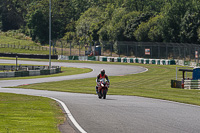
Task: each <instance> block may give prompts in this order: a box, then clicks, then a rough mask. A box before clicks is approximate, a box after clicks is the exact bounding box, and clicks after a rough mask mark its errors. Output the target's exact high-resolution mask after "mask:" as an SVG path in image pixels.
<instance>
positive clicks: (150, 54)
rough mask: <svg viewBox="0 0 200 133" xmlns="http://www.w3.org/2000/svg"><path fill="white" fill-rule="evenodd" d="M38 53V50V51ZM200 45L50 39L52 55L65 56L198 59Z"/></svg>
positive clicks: (26, 47) (39, 48) (13, 46)
mask: <svg viewBox="0 0 200 133" xmlns="http://www.w3.org/2000/svg"><path fill="white" fill-rule="evenodd" d="M0 48H13V49H25V50H34V51H46V52H47V53H48V51H49V47H48V46H29V45H14V44H0ZM39 53H40V52H39ZM199 53H200V45H199V44H187V43H158V42H123V41H116V42H107V41H101V42H99V41H92V42H90V43H84V42H76V41H63V40H62V41H61V40H59V41H52V55H65V56H85V55H86V56H94V55H97V56H114V57H138V58H152V59H161V58H162V59H182V60H185V61H195V62H196V60H198V61H199Z"/></svg>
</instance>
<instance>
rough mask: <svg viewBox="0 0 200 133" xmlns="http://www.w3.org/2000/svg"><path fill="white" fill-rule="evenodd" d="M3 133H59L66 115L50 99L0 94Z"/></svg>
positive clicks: (0, 128)
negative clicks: (59, 127)
mask: <svg viewBox="0 0 200 133" xmlns="http://www.w3.org/2000/svg"><path fill="white" fill-rule="evenodd" d="M0 110H1V111H0V132H1V133H42V132H43V133H59V130H58V125H59V124H61V123H63V122H64V119H65V115H64V114H63V113H62V110H61V109H60V107H59V105H58V104H57V103H56V102H55V101H54V100H51V99H49V98H42V97H35V96H26V95H16V94H6V93H0Z"/></svg>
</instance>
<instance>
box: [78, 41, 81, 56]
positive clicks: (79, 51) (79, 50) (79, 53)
mask: <svg viewBox="0 0 200 133" xmlns="http://www.w3.org/2000/svg"><path fill="white" fill-rule="evenodd" d="M78 45H79V54H78V55H79V56H80V51H81V48H80V43H79V42H78Z"/></svg>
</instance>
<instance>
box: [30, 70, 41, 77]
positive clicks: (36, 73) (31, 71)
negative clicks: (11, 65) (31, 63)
mask: <svg viewBox="0 0 200 133" xmlns="http://www.w3.org/2000/svg"><path fill="white" fill-rule="evenodd" d="M38 75H40V71H38V70H29V76H38Z"/></svg>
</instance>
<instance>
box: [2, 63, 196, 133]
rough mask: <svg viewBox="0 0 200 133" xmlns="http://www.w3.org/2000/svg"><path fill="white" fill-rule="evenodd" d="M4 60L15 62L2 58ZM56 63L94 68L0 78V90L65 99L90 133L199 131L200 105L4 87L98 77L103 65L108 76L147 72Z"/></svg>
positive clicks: (79, 121)
mask: <svg viewBox="0 0 200 133" xmlns="http://www.w3.org/2000/svg"><path fill="white" fill-rule="evenodd" d="M0 62H1V63H14V61H5V60H0ZM20 63H21V64H29V63H30V64H33V63H34V64H37V63H38V65H39V64H41V65H47V63H46V62H45V63H42V62H29V61H25V62H24V61H20ZM53 65H59V66H64V65H67V66H69V67H74V65H75V67H89V68H92V69H93V71H92V72H90V73H87V74H80V75H76V76H75V75H73V76H63V77H62V78H60V77H55V78H44V80H43V79H42V80H43V81H41V79H31V80H12V81H0V92H8V93H17V94H27V95H36V96H46V97H54V98H57V99H59V100H61V101H63V102H64V103H65V104H66V105H67V106H68V108H69V110H70V111H71V112H72V114H73V116H74V117H75V119H76V120H77V122H78V123H79V124H80V125H81V126H82V127H83V129H84V130H85V131H87V132H88V133H94V132H95V133H102V132H104V133H118V132H123V133H130V132H131V133H132V132H134V133H141V132H142V133H143V132H148V133H160V132H162V133H177V132H179V133H199V132H200V126H199V125H200V107H199V106H193V105H187V104H181V103H176V102H169V101H164V100H157V99H151V98H142V97H135V96H111V95H109V97H108V99H107V100H99V99H98V98H97V96H96V95H91V94H76V93H65V92H51V91H41V90H28V89H13V88H1V87H5V86H11V85H12V86H16V85H19V84H24V83H36V82H47V80H49V81H52V80H55V81H58V80H61V79H62V80H70V79H75V78H77V77H78V78H86V75H87V77H95V76H96V75H97V74H98V73H99V70H100V69H101V68H104V69H105V70H106V72H107V74H108V75H111V76H114V75H125V74H133V73H137V72H144V71H146V69H145V68H142V67H134V66H127V67H125V66H124V65H123V66H121V65H116V66H114V65H103V64H101V65H99V64H87V63H85V64H84V63H83V64H79V63H78V64H77V63H76V64H73V63H58V64H57V63H53Z"/></svg>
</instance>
